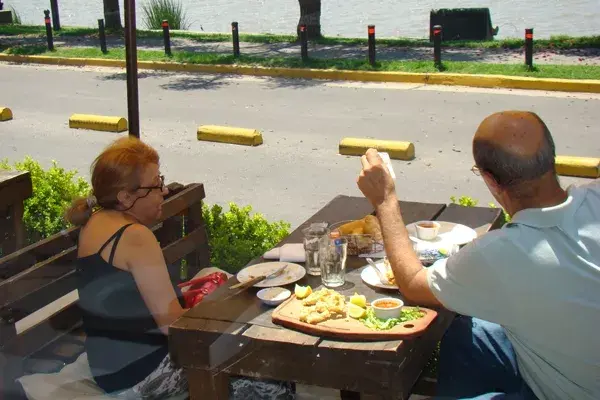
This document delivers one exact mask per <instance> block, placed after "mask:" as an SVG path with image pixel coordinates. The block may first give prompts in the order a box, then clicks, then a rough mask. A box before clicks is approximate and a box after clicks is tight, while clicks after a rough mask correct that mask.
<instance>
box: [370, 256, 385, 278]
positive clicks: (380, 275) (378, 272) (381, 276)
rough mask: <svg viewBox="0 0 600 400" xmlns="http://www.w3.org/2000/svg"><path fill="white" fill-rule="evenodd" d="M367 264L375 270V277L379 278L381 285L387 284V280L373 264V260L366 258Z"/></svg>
mask: <svg viewBox="0 0 600 400" xmlns="http://www.w3.org/2000/svg"><path fill="white" fill-rule="evenodd" d="M366 260H367V262H368V263H369V265H370V266H371V267H373V268H374V269H375V271H376V272H377V275H378V276H379V280H380V281H381V283H384V284H385V283H388V280H387V278H386V277H385V275H384V274H383V273H382V272H381V270H380V269H379V267H378V266H377V264H375V263H374V262H373V259H371V258H370V257H367V258H366Z"/></svg>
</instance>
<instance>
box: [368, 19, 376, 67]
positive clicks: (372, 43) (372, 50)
mask: <svg viewBox="0 0 600 400" xmlns="http://www.w3.org/2000/svg"><path fill="white" fill-rule="evenodd" d="M368 33H369V64H371V66H373V67H374V66H375V60H376V53H375V51H376V50H375V25H369V27H368Z"/></svg>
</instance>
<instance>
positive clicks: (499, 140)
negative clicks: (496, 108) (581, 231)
mask: <svg viewBox="0 0 600 400" xmlns="http://www.w3.org/2000/svg"><path fill="white" fill-rule="evenodd" d="M473 157H474V158H475V163H476V164H477V166H478V167H479V168H480V169H482V170H484V171H486V172H488V173H489V174H491V175H492V176H493V177H494V179H495V180H496V182H497V183H498V184H500V185H502V186H510V185H513V184H518V183H522V182H524V181H532V180H536V179H538V178H541V177H542V176H543V175H545V174H546V173H548V172H549V171H554V157H555V148H554V141H553V140H552V135H551V134H550V131H549V130H548V127H547V126H546V124H545V123H544V122H543V121H542V120H541V118H540V117H538V116H537V115H536V114H535V113H532V112H526V111H504V112H499V113H495V114H492V115H490V116H489V117H487V118H486V119H484V120H483V122H482V123H481V124H480V125H479V128H478V129H477V132H476V133H475V137H474V138H473Z"/></svg>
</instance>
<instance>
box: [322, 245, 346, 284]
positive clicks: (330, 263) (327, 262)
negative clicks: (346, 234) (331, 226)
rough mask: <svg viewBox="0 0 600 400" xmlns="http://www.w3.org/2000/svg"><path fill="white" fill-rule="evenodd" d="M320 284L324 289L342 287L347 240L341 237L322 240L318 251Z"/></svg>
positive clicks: (344, 278)
mask: <svg viewBox="0 0 600 400" xmlns="http://www.w3.org/2000/svg"><path fill="white" fill-rule="evenodd" d="M319 252H320V255H319V265H320V267H321V282H322V283H323V285H325V286H326V287H330V288H334V287H339V286H342V285H343V284H344V283H345V282H346V258H347V257H348V240H347V239H346V238H343V237H337V238H329V237H327V238H324V239H322V241H321V247H320V249H319Z"/></svg>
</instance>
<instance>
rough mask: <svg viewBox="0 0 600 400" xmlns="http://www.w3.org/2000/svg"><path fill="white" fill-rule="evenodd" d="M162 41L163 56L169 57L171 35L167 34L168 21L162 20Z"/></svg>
mask: <svg viewBox="0 0 600 400" xmlns="http://www.w3.org/2000/svg"><path fill="white" fill-rule="evenodd" d="M162 28H163V39H164V41H165V54H166V55H167V56H169V57H171V33H170V32H169V21H167V20H166V19H163V22H162Z"/></svg>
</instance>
